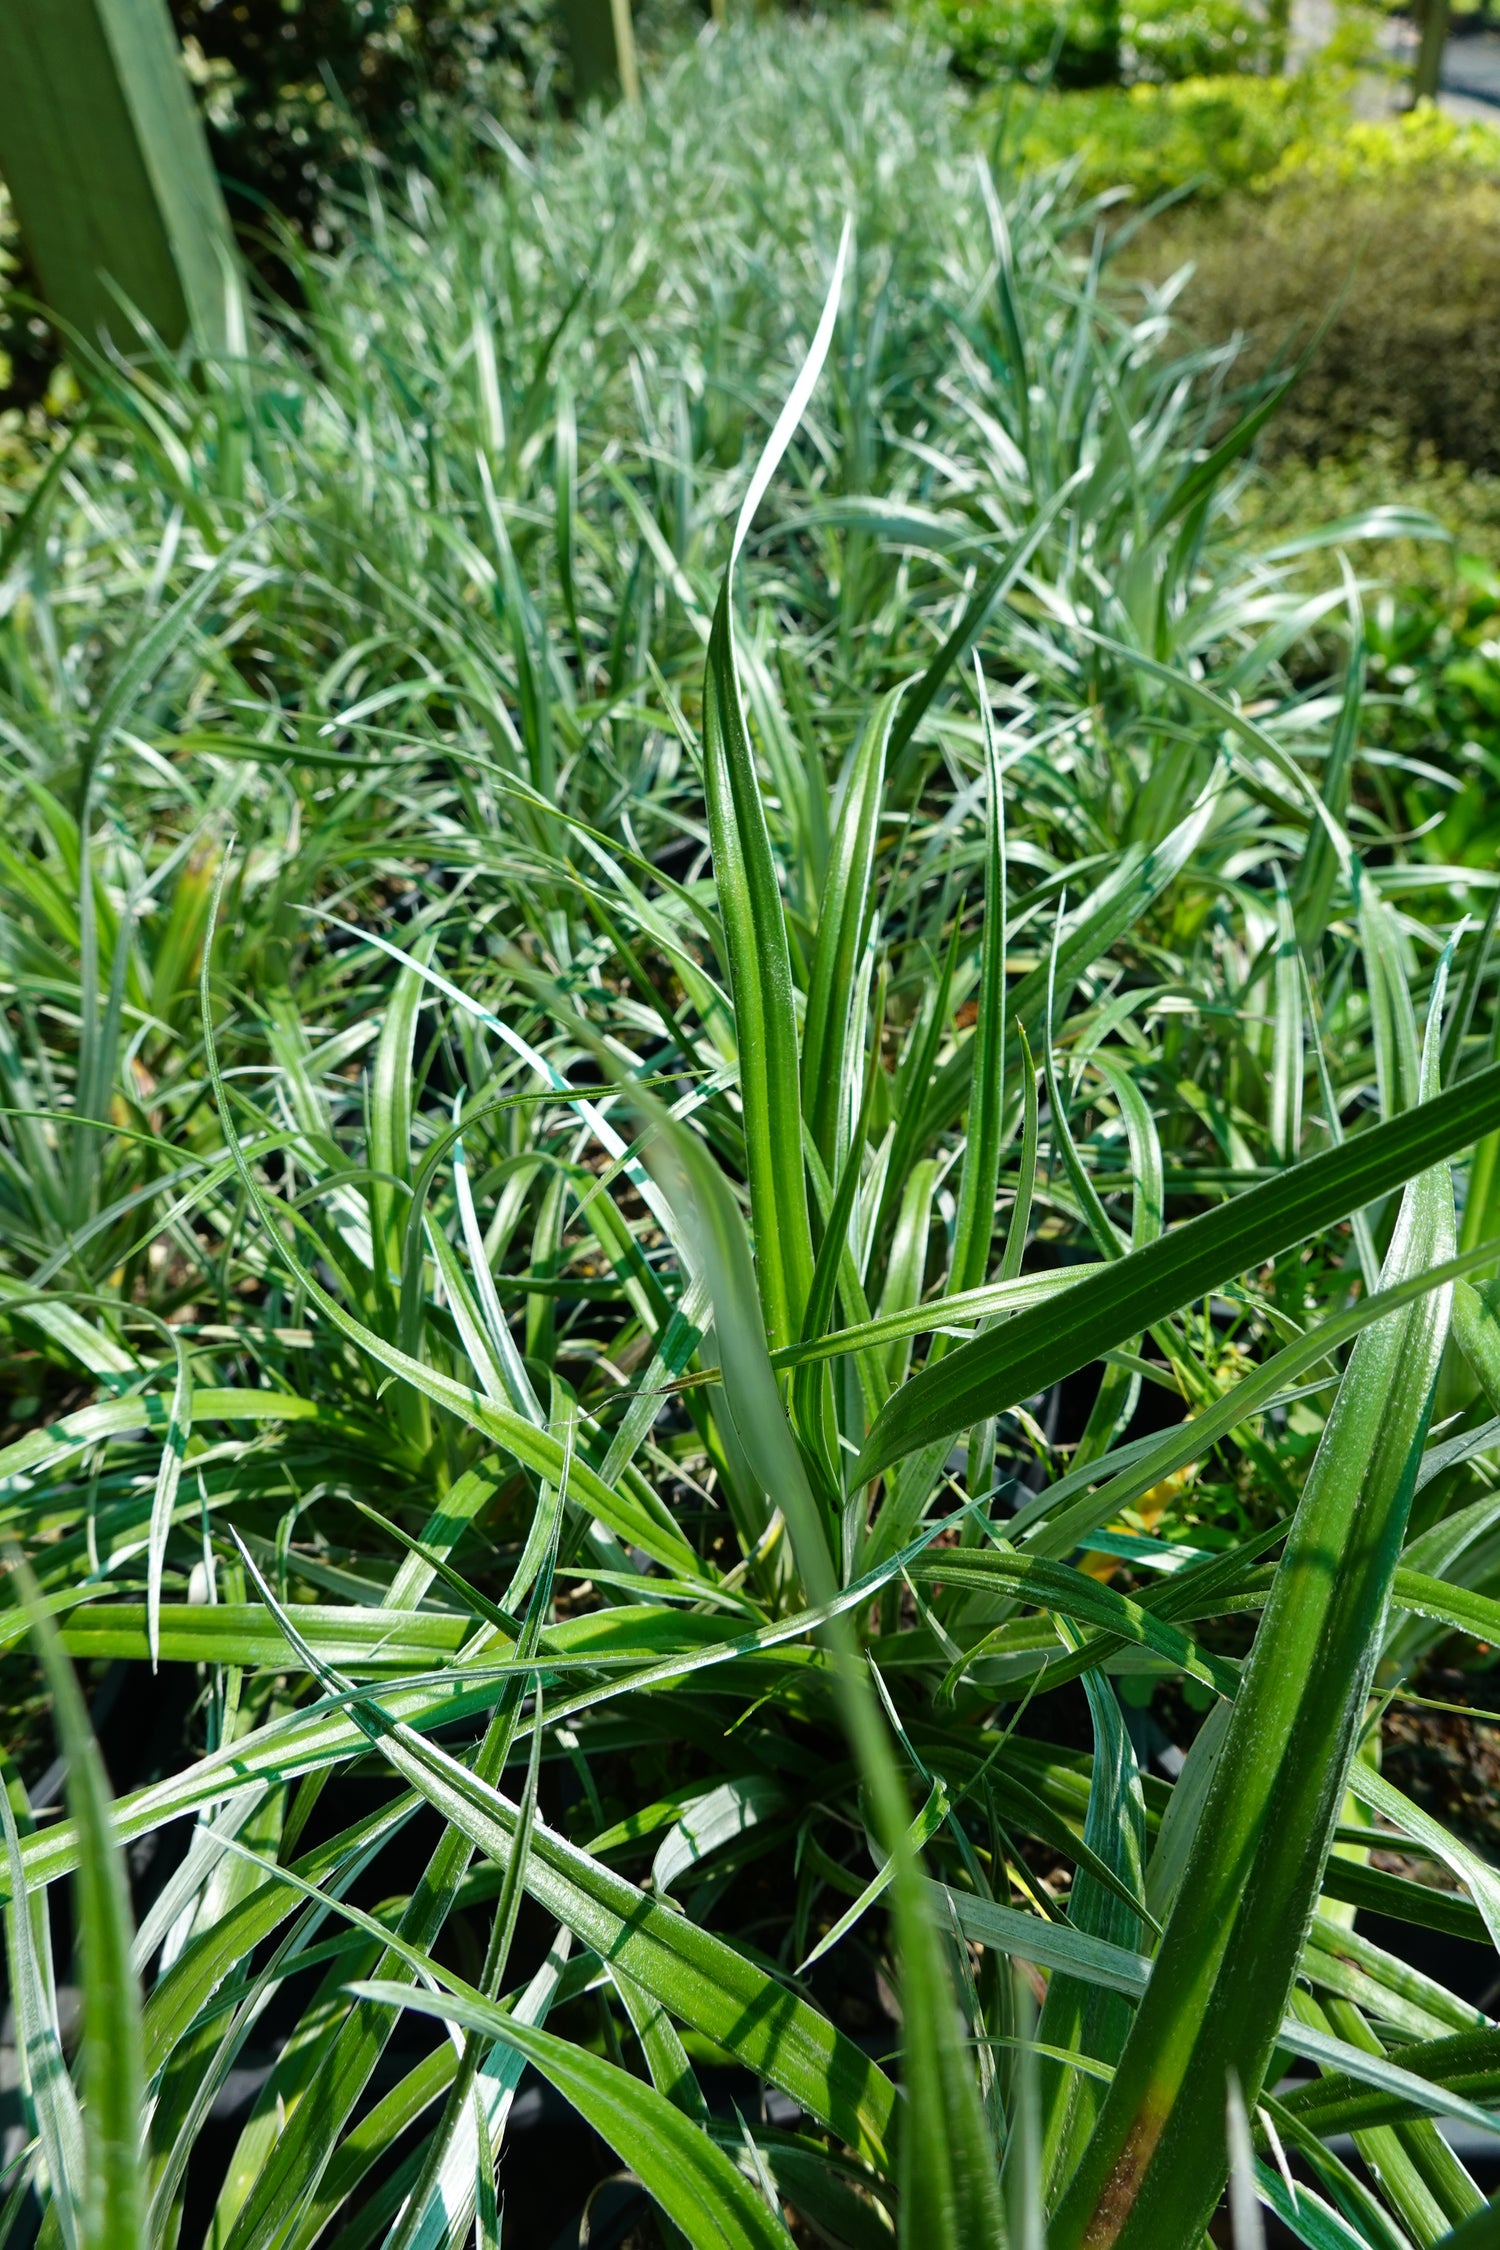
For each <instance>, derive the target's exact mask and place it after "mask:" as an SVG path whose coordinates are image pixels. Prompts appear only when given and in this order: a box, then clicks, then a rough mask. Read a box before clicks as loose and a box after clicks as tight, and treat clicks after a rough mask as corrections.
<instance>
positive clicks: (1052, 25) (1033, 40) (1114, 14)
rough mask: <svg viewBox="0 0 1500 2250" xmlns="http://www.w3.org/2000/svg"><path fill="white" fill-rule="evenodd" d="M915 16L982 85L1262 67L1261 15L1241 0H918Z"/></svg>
mask: <svg viewBox="0 0 1500 2250" xmlns="http://www.w3.org/2000/svg"><path fill="white" fill-rule="evenodd" d="M915 20H916V21H917V22H918V23H920V25H921V26H922V28H923V30H924V31H926V32H927V33H928V35H929V36H930V37H932V38H933V39H936V40H938V41H939V42H940V43H941V44H942V45H943V46H944V47H945V48H946V49H947V50H948V52H949V53H950V54H951V56H952V59H953V67H954V69H955V70H956V71H958V73H959V74H960V76H961V77H964V78H967V79H971V80H973V81H975V82H976V83H978V84H980V85H985V84H989V83H992V82H995V81H1008V80H1011V79H1016V78H1022V79H1042V80H1045V81H1046V82H1047V83H1049V84H1051V85H1055V86H1058V87H1062V88H1069V87H1091V86H1107V85H1111V84H1113V83H1114V82H1115V81H1116V80H1119V79H1124V80H1125V81H1126V82H1127V83H1130V82H1135V81H1140V82H1143V83H1144V82H1151V81H1159V80H1176V79H1181V78H1198V77H1210V76H1214V75H1216V74H1218V73H1220V72H1235V71H1258V70H1261V69H1263V68H1264V67H1265V62H1266V56H1267V52H1268V47H1267V38H1268V34H1267V29H1266V25H1265V22H1264V20H1263V19H1262V17H1261V16H1260V15H1259V14H1258V13H1257V12H1256V11H1255V10H1253V9H1250V8H1246V7H1243V6H1241V5H1240V0H1123V5H1122V4H1120V0H1072V4H1071V5H1070V6H1069V7H1067V8H1066V9H1062V10H1059V9H1057V8H1055V7H1054V6H1052V5H1051V0H921V4H920V5H919V6H918V7H917V9H916V13H915Z"/></svg>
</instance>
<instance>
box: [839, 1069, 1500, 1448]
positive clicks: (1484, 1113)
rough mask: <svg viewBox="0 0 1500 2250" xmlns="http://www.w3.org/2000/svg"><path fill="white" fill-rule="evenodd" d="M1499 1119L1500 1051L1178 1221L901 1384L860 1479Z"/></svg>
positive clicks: (1341, 1214) (1010, 1402) (1301, 1235)
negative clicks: (1442, 1088)
mask: <svg viewBox="0 0 1500 2250" xmlns="http://www.w3.org/2000/svg"><path fill="white" fill-rule="evenodd" d="M1497 1120H1500V1064H1491V1065H1489V1066H1488V1068H1486V1069H1484V1070H1481V1071H1477V1072H1476V1073H1475V1075H1474V1076H1473V1077H1472V1078H1468V1079H1465V1080H1464V1081H1463V1083H1462V1084H1461V1085H1459V1086H1455V1087H1454V1088H1452V1090H1451V1091H1449V1092H1446V1093H1444V1094H1443V1095H1442V1096H1441V1097H1440V1098H1438V1099H1429V1100H1426V1101H1423V1102H1421V1103H1419V1104H1418V1105H1417V1107H1416V1108H1415V1109H1412V1110H1409V1111H1407V1112H1406V1114H1405V1115H1404V1116H1401V1117H1393V1118H1391V1119H1389V1120H1388V1121H1387V1122H1386V1123H1385V1124H1382V1125H1376V1126H1372V1127H1371V1128H1370V1130H1369V1131H1368V1132H1365V1133H1360V1134H1357V1135H1356V1136H1355V1137H1354V1139H1352V1140H1349V1141H1346V1142H1345V1143H1344V1145H1343V1146H1342V1147H1341V1148H1331V1149H1325V1150H1324V1151H1323V1152H1322V1153H1321V1155H1318V1156H1314V1157H1310V1158H1309V1159H1308V1161H1307V1162H1306V1163H1305V1164H1297V1165H1293V1166H1292V1167H1291V1168H1290V1169H1289V1170H1288V1171H1286V1172H1285V1173H1283V1174H1282V1175H1281V1177H1280V1178H1279V1179H1275V1180H1268V1181H1266V1182H1265V1183H1264V1184H1263V1185H1262V1186H1260V1187H1255V1188H1252V1189H1251V1190H1250V1191H1249V1193H1248V1194H1246V1195H1240V1196H1236V1197H1235V1198H1234V1200H1233V1201H1232V1202H1230V1203H1225V1204H1222V1205H1221V1206H1220V1207H1219V1209H1218V1210H1216V1211H1207V1212H1204V1213H1203V1214H1202V1216H1201V1217H1199V1218H1196V1219H1189V1220H1188V1221H1187V1223H1186V1224H1185V1225H1183V1226H1180V1227H1173V1228H1172V1229H1171V1230H1170V1232H1169V1233H1167V1234H1164V1235H1162V1236H1160V1237H1159V1238H1158V1239H1157V1240H1156V1241H1155V1242H1151V1243H1148V1244H1147V1245H1146V1247H1145V1248H1144V1249H1143V1250H1136V1251H1132V1252H1131V1254H1130V1256H1129V1257H1126V1258H1122V1259H1120V1260H1119V1262H1118V1263H1117V1264H1115V1265H1111V1266H1107V1267H1106V1268H1105V1269H1104V1270H1103V1271H1102V1272H1100V1273H1096V1274H1094V1275H1093V1276H1091V1278H1090V1279H1089V1280H1087V1281H1081V1282H1080V1283H1079V1284H1078V1286H1077V1288H1076V1289H1071V1290H1069V1291H1067V1292H1066V1294H1065V1295H1063V1296H1062V1297H1060V1298H1055V1299H1052V1300H1050V1301H1049V1302H1046V1303H1044V1304H1040V1305H1034V1306H1030V1307H1028V1308H1027V1309H1026V1310H1025V1311H1024V1312H1019V1313H1017V1314H1016V1316H1015V1318H1014V1319H1012V1320H1008V1321H1006V1322H1005V1323H1004V1324H1003V1325H1002V1326H1001V1327H999V1328H994V1329H991V1330H989V1331H988V1332H987V1333H986V1334H985V1335H982V1336H978V1337H976V1338H975V1339H974V1340H973V1342H972V1343H968V1344H964V1345H961V1346H960V1347H959V1349H958V1350H957V1351H953V1352H950V1353H949V1354H948V1355H947V1356H946V1357H945V1358H944V1359H942V1360H940V1361H939V1362H938V1364H937V1365H936V1366H934V1367H929V1368H924V1369H923V1371H922V1373H921V1374H920V1375H916V1376H914V1377H913V1378H912V1380H911V1381H910V1382H909V1383H907V1384H905V1385H904V1386H903V1388H902V1389H901V1390H899V1391H898V1392H897V1393H896V1395H895V1397H894V1398H893V1399H892V1400H891V1401H890V1402H889V1404H888V1405H887V1406H886V1408H885V1411H884V1412H883V1413H882V1414H881V1416H880V1418H879V1420H878V1421H877V1422H876V1424H875V1427H874V1428H873V1429H872V1430H871V1432H870V1435H869V1438H868V1439H867V1441H866V1444H865V1448H864V1451H863V1452H862V1453H861V1455H860V1457H859V1460H858V1462H857V1463H856V1465H855V1470H854V1476H855V1478H856V1480H862V1479H865V1478H869V1477H873V1476H877V1475H879V1474H880V1472H881V1471H882V1470H883V1469H887V1468H889V1467H890V1466H891V1464H892V1463H893V1462H896V1461H899V1460H901V1459H903V1458H904V1456H905V1455H906V1454H908V1453H911V1452H914V1451H915V1450H916V1448H917V1447H918V1446H920V1445H930V1444H932V1443H934V1442H936V1441H937V1440H939V1439H942V1438H951V1437H954V1436H956V1435H957V1434H958V1432H959V1431H961V1430H966V1429H969V1428H971V1427H972V1425H973V1424H974V1423H975V1422H978V1421H980V1420H982V1418H983V1417H984V1416H985V1415H987V1414H998V1413H1002V1412H1003V1411H1004V1409H1005V1408H1006V1407H1008V1406H1015V1405H1017V1404H1019V1402H1020V1401H1021V1400H1022V1399H1026V1398H1030V1397H1032V1396H1033V1395H1034V1394H1035V1393H1036V1392H1037V1391H1040V1390H1044V1389H1046V1387H1047V1386H1048V1384H1050V1383H1055V1382H1059V1381H1061V1379H1062V1378H1063V1377H1064V1376H1065V1375H1070V1374H1072V1373H1073V1372H1074V1370H1075V1369H1076V1368H1079V1367H1084V1366H1087V1364H1088V1363H1089V1361H1090V1360H1093V1359H1098V1358H1099V1357H1100V1355H1101V1354H1102V1353H1104V1352H1107V1351H1112V1350H1113V1349H1114V1348H1115V1347H1116V1346H1117V1345H1119V1344H1122V1343H1124V1342H1125V1341H1126V1339H1127V1338H1128V1337H1130V1336H1134V1335H1138V1334H1139V1333H1140V1332H1141V1331H1142V1330H1143V1329H1145V1328H1149V1327H1150V1326H1151V1325H1152V1324H1153V1322H1156V1321H1159V1320H1164V1319H1166V1317H1167V1316H1168V1314H1170V1313H1174V1312H1176V1311H1178V1310H1179V1309H1180V1308H1181V1307H1182V1306H1183V1305H1186V1304H1191V1303H1192V1301H1193V1300H1194V1299H1195V1298H1197V1297H1201V1296H1204V1295H1205V1294H1206V1293H1207V1292H1208V1291H1209V1290H1211V1289H1216V1288H1218V1287H1220V1286H1221V1285H1222V1284H1223V1283H1224V1282H1226V1281H1228V1280H1231V1279H1232V1278H1233V1277H1234V1275H1236V1274H1239V1273H1243V1272H1245V1271H1246V1269H1247V1268H1249V1267H1251V1266H1258V1265H1261V1264H1263V1263H1264V1262H1265V1260H1266V1259H1267V1258H1274V1257H1276V1256H1277V1255H1278V1254H1279V1253H1280V1252H1281V1251H1283V1250H1289V1249H1291V1248H1292V1246H1293V1245H1294V1244H1295V1243H1298V1242H1301V1241H1303V1240H1305V1238H1306V1237H1307V1236H1308V1235H1310V1234H1313V1233H1315V1232H1317V1231H1319V1230H1320V1229H1322V1228H1325V1227H1330V1226H1333V1225H1335V1224H1337V1222H1338V1221H1339V1220H1341V1219H1345V1218H1347V1217H1348V1216H1349V1214H1350V1212H1351V1211H1359V1210H1362V1209H1363V1208H1364V1206H1365V1205H1366V1204H1368V1203H1373V1202H1374V1201H1375V1200H1376V1199H1377V1198H1378V1197H1379V1196H1382V1195H1388V1194H1389V1193H1390V1191H1391V1190H1392V1189H1393V1188H1397V1187H1401V1186H1403V1185H1404V1183H1405V1182H1406V1181H1407V1180H1409V1179H1411V1178H1413V1177H1414V1176H1415V1175H1416V1174H1417V1173H1419V1172H1422V1171H1425V1170H1426V1169H1427V1168H1428V1167H1429V1166H1431V1165H1434V1164H1437V1163H1439V1162H1440V1161H1441V1160H1442V1159H1444V1158H1445V1157H1450V1156H1454V1155H1456V1154H1458V1152H1459V1151H1460V1150H1462V1149H1465V1148H1467V1147H1468V1146H1469V1145H1470V1144H1471V1142H1473V1141H1475V1140H1477V1139H1478V1137H1479V1136H1480V1135H1481V1134H1482V1133H1486V1132H1489V1131H1490V1130H1491V1129H1492V1128H1493V1127H1494V1126H1495V1124H1496V1122H1497Z"/></svg>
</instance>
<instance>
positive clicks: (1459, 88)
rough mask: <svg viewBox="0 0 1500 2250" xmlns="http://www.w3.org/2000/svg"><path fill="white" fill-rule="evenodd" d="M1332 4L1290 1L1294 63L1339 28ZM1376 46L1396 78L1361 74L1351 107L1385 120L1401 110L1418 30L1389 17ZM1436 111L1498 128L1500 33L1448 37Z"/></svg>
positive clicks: (1408, 21) (1321, 45) (1325, 0)
mask: <svg viewBox="0 0 1500 2250" xmlns="http://www.w3.org/2000/svg"><path fill="white" fill-rule="evenodd" d="M1337 20H1338V17H1337V6H1336V0H1292V11H1291V22H1292V42H1291V44H1292V60H1293V62H1294V63H1295V62H1298V61H1304V60H1306V59H1307V58H1308V57H1310V56H1312V55H1314V54H1317V53H1318V52H1319V50H1320V49H1322V48H1324V47H1326V46H1327V44H1328V42H1329V40H1330V39H1331V38H1332V37H1333V34H1334V30H1335V28H1336V25H1337ZM1380 45H1381V47H1382V49H1383V50H1384V52H1385V54H1386V55H1387V56H1388V57H1389V59H1390V60H1391V61H1392V62H1393V63H1395V64H1396V65H1397V72H1398V74H1397V75H1396V76H1393V77H1391V78H1389V79H1383V78H1381V77H1380V76H1379V75H1377V74H1376V73H1374V72H1371V73H1368V74H1365V75H1364V77H1363V79H1362V83H1361V87H1360V90H1359V93H1358V95H1357V97H1356V103H1355V107H1356V109H1357V110H1358V112H1359V113H1360V114H1361V115H1364V116H1371V117H1379V116H1388V115H1389V114H1390V112H1391V111H1392V110H1394V109H1397V108H1399V107H1400V106H1401V104H1402V102H1403V101H1404V99H1405V94H1406V86H1407V84H1408V83H1409V81H1410V78H1411V70H1412V65H1413V63H1414V62H1415V61H1416V55H1417V31H1416V25H1415V24H1414V23H1413V22H1412V21H1411V19H1410V18H1409V17H1406V16H1387V18H1386V19H1385V22H1384V24H1383V25H1382V26H1381V32H1380ZM1438 103H1439V106H1440V107H1441V108H1443V109H1445V110H1447V112H1448V113H1449V115H1450V116H1452V117H1471V118H1477V119H1479V120H1480V121H1482V122H1483V123H1485V124H1488V125H1500V30H1495V31H1475V32H1467V33H1465V32H1460V33H1458V34H1456V35H1450V37H1449V40H1448V44H1447V46H1446V48H1445V49H1444V51H1443V79H1442V88H1441V91H1440V92H1439V94H1438Z"/></svg>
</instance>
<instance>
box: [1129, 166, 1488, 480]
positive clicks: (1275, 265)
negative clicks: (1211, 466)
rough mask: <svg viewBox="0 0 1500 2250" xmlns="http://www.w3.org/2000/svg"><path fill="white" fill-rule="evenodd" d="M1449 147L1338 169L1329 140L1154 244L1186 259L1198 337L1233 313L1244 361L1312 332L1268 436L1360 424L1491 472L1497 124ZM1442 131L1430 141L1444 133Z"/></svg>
mask: <svg viewBox="0 0 1500 2250" xmlns="http://www.w3.org/2000/svg"><path fill="white" fill-rule="evenodd" d="M1476 133H1477V134H1478V135H1479V136H1480V137H1478V138H1476V139H1475V140H1471V141H1468V142H1466V143H1463V144H1460V145H1459V147H1458V150H1457V154H1456V156H1455V160H1454V162H1453V163H1452V164H1450V163H1449V162H1448V161H1447V158H1446V157H1444V158H1443V159H1442V160H1441V161H1435V162H1433V163H1431V164H1429V163H1427V162H1426V161H1423V162H1420V163H1417V162H1408V161H1407V160H1406V159H1407V156H1409V155H1410V154H1411V151H1410V148H1409V146H1408V144H1406V143H1404V142H1403V141H1402V140H1401V139H1400V138H1397V137H1392V138H1390V139H1388V140H1383V141H1381V142H1380V143H1378V144H1377V146H1379V147H1380V148H1382V149H1386V150H1394V151H1396V152H1401V151H1402V150H1403V149H1404V150H1405V151H1406V155H1401V156H1399V160H1397V161H1395V162H1393V163H1392V165H1391V167H1390V169H1389V170H1388V171H1386V172H1385V173H1384V174H1372V173H1371V172H1370V171H1368V170H1367V169H1365V166H1366V160H1367V152H1368V147H1369V143H1368V142H1367V141H1365V142H1361V143H1359V144H1358V146H1357V148H1356V152H1355V155H1354V156H1352V157H1351V159H1350V164H1351V166H1355V167H1357V168H1354V169H1351V170H1349V171H1348V172H1346V171H1345V170H1344V169H1343V168H1342V165H1341V162H1340V158H1339V155H1338V150H1337V144H1336V145H1335V147H1334V148H1333V149H1331V150H1329V151H1327V152H1325V153H1323V154H1321V155H1319V156H1317V157H1316V159H1313V158H1312V157H1310V156H1309V155H1308V154H1304V155H1302V156H1300V157H1298V158H1297V159H1296V161H1295V163H1289V164H1287V165H1284V166H1283V168H1282V170H1281V171H1280V173H1279V174H1278V175H1277V179H1278V184H1277V185H1276V186H1275V187H1274V191H1273V192H1272V193H1271V194H1269V195H1268V196H1266V197H1265V198H1263V199H1257V200H1254V201H1249V200H1247V201H1245V202H1243V203H1241V204H1239V205H1237V206H1236V208H1235V209H1234V210H1233V212H1232V213H1225V214H1222V215H1216V216H1215V218H1214V220H1213V222H1212V224H1209V223H1207V222H1199V221H1195V220H1193V219H1191V218H1189V219H1186V220H1184V221H1182V222H1181V223H1180V224H1179V225H1178V226H1176V227H1173V228H1170V229H1168V230H1167V231H1166V232H1165V234H1164V235H1163V237H1162V239H1161V241H1160V242H1159V243H1158V244H1157V245H1156V247H1155V249H1154V250H1153V252H1152V256H1153V262H1154V263H1155V265H1156V270H1158V271H1161V270H1162V269H1163V268H1164V267H1166V266H1167V265H1169V264H1172V265H1175V264H1177V263H1178V262H1179V261H1181V260H1183V259H1191V260H1192V262H1193V269H1194V270H1193V278H1192V284H1191V287H1190V288H1189V290H1188V292H1187V293H1186V297H1185V300H1184V305H1185V312H1186V316H1187V318H1188V319H1189V320H1190V321H1191V322H1192V324H1193V325H1194V327H1195V329H1196V330H1197V332H1198V333H1200V334H1202V335H1204V336H1218V335H1221V334H1223V333H1224V332H1225V330H1226V327H1228V326H1229V325H1230V324H1234V325H1237V326H1239V327H1240V328H1242V329H1243V331H1244V333H1245V336H1246V338H1247V346H1248V349H1247V355H1246V358H1245V361H1244V366H1245V369H1246V371H1247V373H1251V374H1253V373H1257V372H1260V371H1263V370H1264V369H1266V368H1267V367H1269V366H1270V365H1271V364H1272V363H1273V362H1275V361H1278V360H1285V359H1286V358H1287V357H1288V356H1289V355H1290V354H1292V353H1294V352H1296V351H1300V350H1301V349H1303V348H1304V347H1305V346H1307V345H1309V344H1311V343H1312V342H1313V340H1314V338H1315V337H1317V339H1318V341H1317V348H1316V351H1315V352H1314V353H1313V356H1312V360H1311V364H1310V365H1309V366H1308V368H1307V370H1306V371H1305V373H1304V374H1303V375H1302V376H1301V378H1300V380H1299V381H1298V384H1297V386H1296V389H1295V390H1294V391H1293V393H1292V395H1291V397H1290V398H1289V399H1288V401H1287V404H1286V408H1285V410H1284V412H1283V413H1282V414H1281V415H1280V416H1279V417H1278V427H1277V431H1276V433H1275V439H1274V443H1275V445H1276V447H1277V448H1278V449H1280V450H1283V451H1295V452H1298V453H1303V454H1306V455H1308V456H1309V457H1311V458H1312V459H1315V460H1316V459H1319V458H1324V457H1327V456H1337V455H1338V454H1340V453H1342V452H1344V451H1346V450H1348V449H1349V448H1350V447H1351V446H1353V445H1355V444H1356V443H1358V442H1359V441H1360V440H1361V439H1362V438H1365V437H1366V436H1368V435H1369V434H1370V433H1372V432H1381V431H1388V432H1394V433H1397V434H1399V435H1400V437H1401V438H1403V439H1404V440H1405V442H1406V444H1407V445H1408V446H1409V447H1412V448H1416V447H1419V446H1422V445H1426V446H1429V447H1430V448H1431V449H1432V450H1433V451H1435V452H1436V453H1437V455H1438V456H1439V457H1440V458H1441V459H1444V460H1448V461H1455V462H1461V463H1463V464H1464V465H1465V466H1466V467H1468V468H1470V469H1479V470H1485V471H1489V472H1491V473H1493V472H1494V471H1495V470H1496V469H1497V468H1500V435H1497V431H1496V424H1495V417H1494V415H1493V414H1492V413H1491V412H1490V410H1489V405H1488V401H1489V399H1490V397H1491V396H1492V395H1493V393H1494V390H1495V386H1496V385H1497V384H1500V169H1490V170H1485V169H1482V168H1480V165H1479V159H1481V158H1482V159H1483V161H1484V163H1485V164H1488V165H1490V166H1493V165H1494V164H1495V158H1496V155H1497V153H1500V134H1494V133H1489V132H1487V131H1485V130H1484V129H1482V128H1481V129H1476ZM1446 138H1447V137H1446V136H1442V139H1443V140H1444V141H1445V142H1446Z"/></svg>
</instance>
